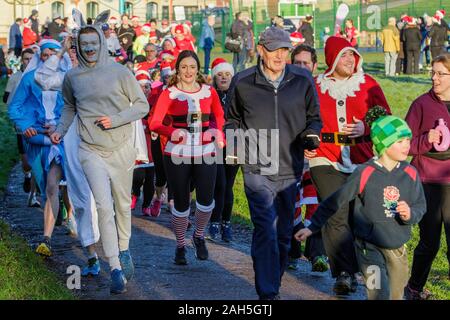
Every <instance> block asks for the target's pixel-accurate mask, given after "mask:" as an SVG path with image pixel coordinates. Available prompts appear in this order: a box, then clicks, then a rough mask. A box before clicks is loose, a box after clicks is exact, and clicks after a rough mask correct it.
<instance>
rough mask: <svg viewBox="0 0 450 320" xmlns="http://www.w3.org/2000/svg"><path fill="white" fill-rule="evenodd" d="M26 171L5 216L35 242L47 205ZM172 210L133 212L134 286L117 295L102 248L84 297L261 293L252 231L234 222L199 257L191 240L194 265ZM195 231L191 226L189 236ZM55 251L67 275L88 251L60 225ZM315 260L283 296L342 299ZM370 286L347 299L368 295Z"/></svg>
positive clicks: (288, 280) (286, 281) (287, 283)
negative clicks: (30, 190)
mask: <svg viewBox="0 0 450 320" xmlns="http://www.w3.org/2000/svg"><path fill="white" fill-rule="evenodd" d="M22 178H23V176H22V173H21V171H20V166H16V167H15V168H14V169H13V171H12V173H11V177H10V180H9V184H8V188H7V191H6V194H5V199H4V201H2V202H1V203H0V217H1V218H3V219H4V220H6V221H7V222H8V223H9V224H10V225H11V226H12V228H13V230H15V231H16V232H18V233H19V234H21V235H22V236H23V237H24V238H25V239H26V240H27V241H28V243H29V244H30V246H32V247H33V248H34V247H35V246H36V243H37V241H38V240H39V239H40V236H41V232H42V229H43V217H42V209H35V208H28V207H26V199H27V196H26V194H25V193H23V191H22V187H21V183H22ZM169 218H170V216H169V213H168V212H167V211H164V212H163V213H162V214H161V216H160V217H158V218H149V217H145V218H144V217H142V216H141V215H140V208H137V210H135V212H134V213H133V218H132V223H133V230H132V237H131V243H130V250H131V254H132V257H133V259H134V262H135V267H136V273H135V277H134V279H132V280H131V281H130V282H129V283H128V286H127V288H128V292H127V293H125V294H123V295H119V296H111V295H110V293H109V274H108V272H109V271H108V270H109V268H108V265H107V263H106V262H105V260H103V259H102V251H101V246H98V251H99V254H100V258H101V266H102V272H101V275H100V276H99V277H97V278H87V279H84V278H83V279H82V282H81V285H82V287H81V290H75V294H76V295H77V296H79V297H80V299H151V300H158V299H161V300H166V299H173V300H183V299H189V300H197V299H199V300H219V299H220V300H222V299H224V300H249V299H257V295H256V292H255V289H254V273H253V267H252V260H251V257H250V244H251V231H250V230H248V229H247V228H244V227H241V226H234V229H235V232H234V236H235V240H234V242H233V243H231V244H225V243H222V242H218V243H211V242H208V243H207V246H208V249H209V253H210V258H209V260H207V261H199V260H196V258H195V256H194V250H193V248H192V244H191V243H190V241H189V246H188V254H187V258H188V263H189V264H188V265H187V266H176V265H174V264H173V262H172V261H173V260H172V259H173V256H174V250H175V237H174V235H173V233H172V231H171V229H170V219H169ZM191 236H192V231H190V232H188V236H187V237H188V238H190V237H191ZM52 246H53V248H54V256H53V257H52V258H49V259H47V264H48V266H49V268H50V269H51V270H53V271H54V272H55V273H57V274H58V275H59V276H60V277H61V281H64V282H65V281H66V277H67V275H66V270H67V268H68V267H69V266H70V265H79V266H82V265H83V263H84V261H85V256H84V253H83V250H82V248H81V245H80V243H79V242H78V241H77V240H76V239H73V238H71V237H69V236H67V235H66V234H65V228H64V227H57V228H56V229H55V232H54V235H53V237H52ZM309 270H310V264H309V263H308V262H307V261H301V263H300V267H299V270H297V271H288V272H286V273H285V275H284V277H283V284H282V289H281V298H282V299H286V300H292V299H297V300H298V299H338V297H336V296H334V294H333V293H332V290H331V289H332V284H333V280H332V279H331V276H330V273H329V272H327V273H324V274H314V275H313V274H311V273H310V272H309ZM364 298H365V294H364V288H363V287H362V286H359V288H358V291H357V293H356V294H354V295H352V296H351V297H347V298H345V297H342V299H364Z"/></svg>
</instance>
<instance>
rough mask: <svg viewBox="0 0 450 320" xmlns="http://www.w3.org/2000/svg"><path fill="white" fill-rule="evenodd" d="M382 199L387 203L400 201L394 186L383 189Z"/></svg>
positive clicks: (398, 193)
mask: <svg viewBox="0 0 450 320" xmlns="http://www.w3.org/2000/svg"><path fill="white" fill-rule="evenodd" d="M384 198H385V199H386V200H388V201H398V199H400V191H399V190H398V189H397V188H396V187H394V186H388V187H386V188H384Z"/></svg>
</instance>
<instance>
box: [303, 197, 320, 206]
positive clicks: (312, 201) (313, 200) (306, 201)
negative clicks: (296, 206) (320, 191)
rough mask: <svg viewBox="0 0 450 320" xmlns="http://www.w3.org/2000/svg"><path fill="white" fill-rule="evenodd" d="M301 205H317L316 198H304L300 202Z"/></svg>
mask: <svg viewBox="0 0 450 320" xmlns="http://www.w3.org/2000/svg"><path fill="white" fill-rule="evenodd" d="M300 202H301V205H303V204H305V205H306V204H319V200H317V197H306V198H303V199H302V200H300Z"/></svg>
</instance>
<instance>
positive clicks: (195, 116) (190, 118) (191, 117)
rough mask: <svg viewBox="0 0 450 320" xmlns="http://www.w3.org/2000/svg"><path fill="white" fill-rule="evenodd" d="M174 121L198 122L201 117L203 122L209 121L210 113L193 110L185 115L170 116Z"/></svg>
mask: <svg viewBox="0 0 450 320" xmlns="http://www.w3.org/2000/svg"><path fill="white" fill-rule="evenodd" d="M170 117H171V118H172V120H173V122H177V123H192V122H196V121H198V120H199V118H201V122H207V121H209V113H201V112H192V113H189V114H186V115H183V116H172V115H171V116H170Z"/></svg>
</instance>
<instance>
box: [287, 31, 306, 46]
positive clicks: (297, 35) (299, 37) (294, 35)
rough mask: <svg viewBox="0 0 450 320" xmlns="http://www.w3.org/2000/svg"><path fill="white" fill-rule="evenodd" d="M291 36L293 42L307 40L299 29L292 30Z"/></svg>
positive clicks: (297, 42)
mask: <svg viewBox="0 0 450 320" xmlns="http://www.w3.org/2000/svg"><path fill="white" fill-rule="evenodd" d="M290 38H291V42H294V43H296V44H299V43H303V42H305V38H303V35H302V34H301V33H300V32H297V31H295V32H292V33H291V34H290Z"/></svg>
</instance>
